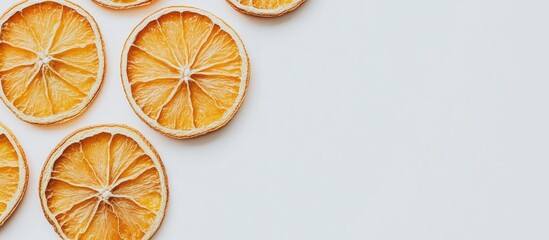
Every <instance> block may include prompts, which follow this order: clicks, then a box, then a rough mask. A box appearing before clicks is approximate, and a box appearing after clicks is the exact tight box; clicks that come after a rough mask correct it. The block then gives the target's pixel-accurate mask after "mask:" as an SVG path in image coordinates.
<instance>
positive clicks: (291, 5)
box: [227, 0, 305, 17]
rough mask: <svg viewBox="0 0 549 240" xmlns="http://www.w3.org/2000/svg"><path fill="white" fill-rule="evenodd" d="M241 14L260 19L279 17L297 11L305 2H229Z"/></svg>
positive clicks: (295, 0)
mask: <svg viewBox="0 0 549 240" xmlns="http://www.w3.org/2000/svg"><path fill="white" fill-rule="evenodd" d="M227 2H228V3H229V4H230V5H231V6H232V7H233V8H235V9H236V10H238V11H239V12H242V13H245V14H250V15H253V16H258V17H277V16H281V15H284V14H286V13H288V12H291V11H293V10H295V9H296V8H297V7H299V6H300V5H301V4H302V3H304V2H305V0H227Z"/></svg>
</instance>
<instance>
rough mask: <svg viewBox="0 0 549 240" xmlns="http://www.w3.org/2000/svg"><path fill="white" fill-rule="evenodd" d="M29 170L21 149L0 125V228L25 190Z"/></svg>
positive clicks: (9, 133) (13, 137) (11, 135)
mask: <svg viewBox="0 0 549 240" xmlns="http://www.w3.org/2000/svg"><path fill="white" fill-rule="evenodd" d="M28 179H29V169H28V166H27V160H26V159H25V154H24V153H23V149H21V146H19V143H18V142H17V140H16V139H15V136H13V134H12V133H11V131H10V130H9V129H8V128H7V127H6V126H4V124H2V123H0V186H1V188H0V226H2V225H3V224H4V222H6V220H7V219H8V218H9V217H10V215H11V214H12V213H13V211H15V208H17V205H19V202H20V201H21V199H22V198H23V194H25V190H26V189H27V181H28Z"/></svg>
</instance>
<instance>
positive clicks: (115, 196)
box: [39, 125, 168, 240]
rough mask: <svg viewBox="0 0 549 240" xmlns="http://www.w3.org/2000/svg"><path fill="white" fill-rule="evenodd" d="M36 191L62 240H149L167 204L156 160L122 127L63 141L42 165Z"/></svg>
mask: <svg viewBox="0 0 549 240" xmlns="http://www.w3.org/2000/svg"><path fill="white" fill-rule="evenodd" d="M39 192H40V201H41V203H42V208H43V210H44V214H45V215H46V217H47V218H48V220H49V222H50V223H51V224H52V225H53V227H54V228H55V231H56V232H57V233H58V234H59V236H61V238H62V239H101V240H103V239H150V238H151V236H152V235H153V234H154V233H155V232H156V230H157V229H158V228H159V226H160V224H161V222H162V219H163V217H164V213H165V211H166V206H167V201H168V183H167V178H166V175H165V173H164V166H163V164H162V162H161V160H160V157H159V156H158V154H157V153H156V151H155V150H154V148H153V147H152V146H151V144H150V143H149V142H148V141H147V140H146V139H145V138H144V137H143V136H142V135H141V134H140V133H139V132H137V131H136V130H134V129H132V128H129V127H127V126H123V125H100V126H93V127H88V128H85V129H82V130H79V131H76V132H75V133H73V134H71V135H70V136H68V137H67V138H65V139H64V140H63V141H62V142H61V143H60V144H59V145H58V146H57V147H56V148H55V149H54V150H53V152H52V153H51V154H50V156H49V157H48V159H47V161H46V163H45V165H44V168H43V170H42V174H41V176H40V189H39Z"/></svg>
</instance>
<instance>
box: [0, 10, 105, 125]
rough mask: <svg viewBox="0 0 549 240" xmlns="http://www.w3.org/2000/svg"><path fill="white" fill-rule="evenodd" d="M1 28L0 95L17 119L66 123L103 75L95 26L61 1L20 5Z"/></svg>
mask: <svg viewBox="0 0 549 240" xmlns="http://www.w3.org/2000/svg"><path fill="white" fill-rule="evenodd" d="M0 22H1V23H0V24H1V25H2V28H1V29H0V97H1V99H2V100H3V101H4V103H5V104H6V105H7V106H8V107H9V108H10V110H11V111H12V112H14V113H15V114H16V115H17V116H18V117H19V118H20V119H22V120H24V121H27V122H30V123H36V124H52V123H59V122H63V121H67V120H69V119H71V118H74V117H76V116H78V115H79V114H81V113H82V112H83V111H84V110H85V109H86V108H87V107H88V106H89V105H90V103H91V102H92V100H93V99H94V98H95V96H96V93H97V92H98V90H99V88H100V86H101V82H102V80H103V73H104V71H105V60H104V54H103V43H102V40H101V34H100V33H99V29H98V27H97V24H96V23H95V21H94V20H93V18H92V17H91V16H90V15H89V14H88V13H87V12H86V11H84V10H83V9H82V8H80V7H79V6H77V5H75V4H73V3H71V2H68V1H64V0H48V1H36V0H33V1H23V2H22V3H20V4H18V5H15V6H14V7H12V8H11V9H9V10H8V11H7V12H6V13H5V14H4V15H3V16H2V18H1V20H0Z"/></svg>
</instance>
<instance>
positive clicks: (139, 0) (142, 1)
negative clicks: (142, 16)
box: [92, 0, 155, 9]
mask: <svg viewBox="0 0 549 240" xmlns="http://www.w3.org/2000/svg"><path fill="white" fill-rule="evenodd" d="M92 1H93V2H95V3H96V4H98V5H100V6H103V7H108V8H113V9H126V8H134V7H140V6H143V5H147V4H151V3H153V2H154V1H155V0H92Z"/></svg>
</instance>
